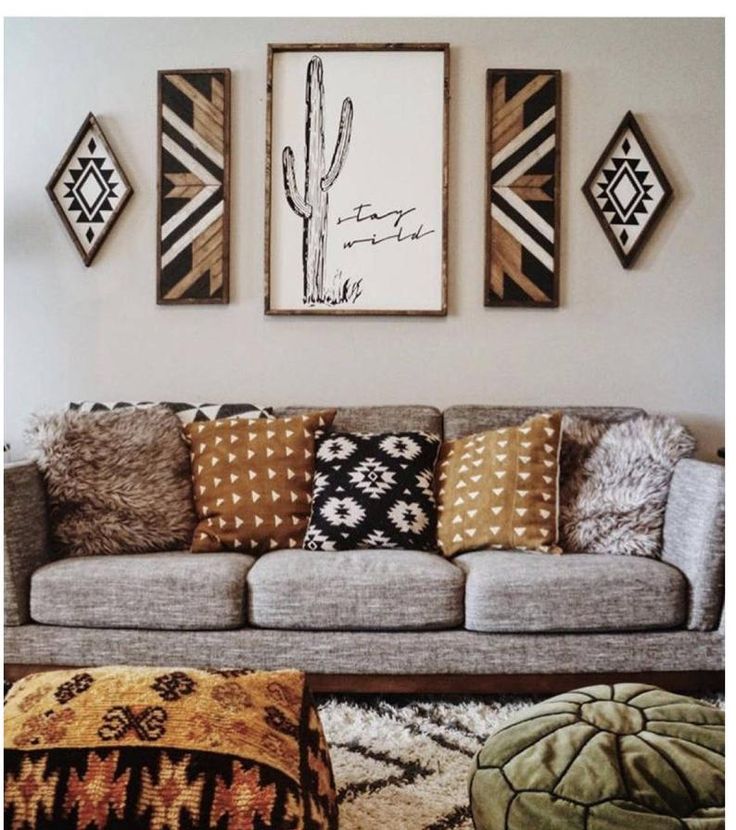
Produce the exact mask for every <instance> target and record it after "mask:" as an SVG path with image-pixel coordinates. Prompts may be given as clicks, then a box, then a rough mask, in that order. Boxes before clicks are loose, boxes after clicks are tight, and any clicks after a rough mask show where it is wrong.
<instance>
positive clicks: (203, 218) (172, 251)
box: [158, 69, 230, 304]
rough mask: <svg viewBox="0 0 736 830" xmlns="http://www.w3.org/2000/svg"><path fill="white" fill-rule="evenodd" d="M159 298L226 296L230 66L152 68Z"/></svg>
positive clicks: (187, 300)
mask: <svg viewBox="0 0 736 830" xmlns="http://www.w3.org/2000/svg"><path fill="white" fill-rule="evenodd" d="M158 96H159V150H158V152H159V197H158V302H159V303H160V304H169V303H227V302H229V264H230V262H229V260H230V256H229V254H230V250H229V248H230V238H229V236H230V235H229V225H230V193H229V190H230V70H229V69H207V70H201V69H182V70H173V71H162V72H159V74H158Z"/></svg>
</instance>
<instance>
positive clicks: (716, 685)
mask: <svg viewBox="0 0 736 830" xmlns="http://www.w3.org/2000/svg"><path fill="white" fill-rule="evenodd" d="M316 636H318V635H316ZM71 668H74V669H81V668H87V667H86V666H67V665H63V666H55V665H48V664H44V665H41V664H32V663H6V664H5V679H6V680H7V681H9V682H11V683H14V682H15V681H16V680H20V678H21V677H25V676H26V675H28V674H33V673H35V672H40V671H57V670H59V669H71ZM307 678H308V682H309V686H310V688H311V690H312V691H313V692H317V693H323V694H325V693H329V694H337V693H345V694H414V695H418V694H441V695H487V694H488V695H490V694H540V695H553V694H560V693H562V692H567V691H570V690H571V689H577V688H581V687H583V686H594V685H596V684H598V683H646V684H650V685H652V686H659V687H660V688H663V689H667V690H669V691H673V692H705V691H720V690H722V689H723V688H724V685H725V672H723V671H671V672H611V673H591V672H588V673H579V674H316V673H310V674H308V675H307Z"/></svg>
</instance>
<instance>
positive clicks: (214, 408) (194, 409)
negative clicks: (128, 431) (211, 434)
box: [69, 401, 273, 424]
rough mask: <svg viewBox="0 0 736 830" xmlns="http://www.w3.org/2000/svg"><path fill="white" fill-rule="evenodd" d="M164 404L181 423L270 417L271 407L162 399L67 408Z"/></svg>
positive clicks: (98, 409)
mask: <svg viewBox="0 0 736 830" xmlns="http://www.w3.org/2000/svg"><path fill="white" fill-rule="evenodd" d="M159 405H160V406H165V407H167V408H168V409H170V410H171V411H172V412H175V413H176V414H177V415H178V416H179V420H180V421H181V422H182V423H183V424H191V423H192V421H215V420H217V419H218V418H270V417H272V415H273V409H272V407H270V406H266V407H263V406H256V405H255V404H252V403H180V402H177V403H173V402H170V401H163V402H162V403H161V404H156V403H153V402H152V401H137V402H131V401H105V402H100V401H72V402H71V403H70V404H69V409H72V410H78V411H81V412H109V411H110V410H112V409H125V408H126V407H130V406H133V407H136V408H138V409H147V408H148V407H151V406H159Z"/></svg>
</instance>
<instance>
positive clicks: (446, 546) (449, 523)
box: [436, 412, 562, 557]
mask: <svg viewBox="0 0 736 830" xmlns="http://www.w3.org/2000/svg"><path fill="white" fill-rule="evenodd" d="M561 420H562V416H561V414H560V413H559V412H555V413H552V414H543V415H536V416H534V417H533V418H529V419H528V420H527V421H525V422H524V423H523V424H521V425H520V426H518V427H512V426H510V427H503V428H502V429H495V430H491V431H489V432H480V433H478V434H476V435H468V436H466V437H464V438H458V439H456V440H454V441H446V442H445V443H444V444H443V445H442V448H441V450H440V455H439V460H438V465H437V472H436V487H437V510H438V513H439V519H438V522H437V542H438V546H439V549H440V551H441V552H442V554H443V555H444V556H448V557H449V556H454V555H455V554H457V553H461V552H462V551H467V550H478V549H481V548H498V549H509V548H511V549H513V548H517V549H521V550H540V551H548V552H551V553H559V548H558V547H557V534H558V531H557V522H558V508H559V504H558V502H559V457H560V439H561V434H562V430H561Z"/></svg>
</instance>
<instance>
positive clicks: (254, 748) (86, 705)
mask: <svg viewBox="0 0 736 830" xmlns="http://www.w3.org/2000/svg"><path fill="white" fill-rule="evenodd" d="M5 827H6V828H11V829H12V830H28V828H38V830H102V829H103V828H105V830H180V828H181V830H200V828H208V829H209V828H217V830H291V829H293V830H335V828H337V806H336V797H335V785H334V779H333V775H332V767H331V765H330V757H329V754H328V750H327V745H326V742H325V738H324V735H323V733H322V727H321V724H320V721H319V717H318V715H317V711H316V709H315V707H314V705H313V703H312V700H311V696H310V694H309V691H308V689H307V688H306V686H305V678H304V675H303V674H301V673H300V672H295V671H283V672H254V673H247V672H241V671H201V670H193V669H163V668H162V669H155V668H132V667H112V668H96V669H89V670H86V671H76V672H74V671H57V672H46V673H40V674H35V675H31V676H29V677H26V678H24V679H23V680H21V681H19V682H18V683H17V684H16V685H15V686H13V687H12V689H11V690H10V692H9V694H8V697H7V699H6V706H5Z"/></svg>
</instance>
